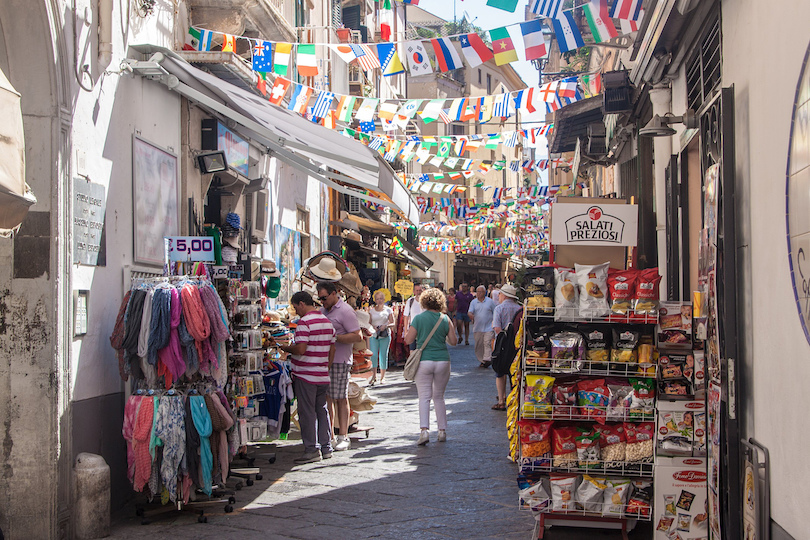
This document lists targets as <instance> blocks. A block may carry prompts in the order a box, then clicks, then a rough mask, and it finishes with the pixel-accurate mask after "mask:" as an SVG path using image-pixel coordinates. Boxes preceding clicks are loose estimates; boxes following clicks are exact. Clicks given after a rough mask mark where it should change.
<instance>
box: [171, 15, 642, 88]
mask: <svg viewBox="0 0 810 540" xmlns="http://www.w3.org/2000/svg"><path fill="white" fill-rule="evenodd" d="M641 1H642V0H613V1H612V2H609V0H590V1H589V2H587V3H585V4H581V5H579V6H576V7H575V8H571V9H566V10H562V9H561V8H562V3H563V0H531V2H530V4H529V8H530V10H531V11H532V12H533V13H534V14H535V15H538V16H539V17H541V18H545V19H547V21H548V23H547V24H548V26H549V27H552V28H553V29H554V32H555V35H556V36H557V41H558V43H559V47H560V51H561V52H568V51H570V50H573V49H576V48H578V47H582V46H584V45H585V40H584V38H583V36H582V32H581V31H580V29H579V27H578V25H577V23H576V20H575V18H574V11H575V9H578V8H581V9H582V11H583V13H584V15H585V19H586V21H587V24H588V28H589V30H590V33H591V36H592V37H593V41H594V43H602V42H605V41H608V40H610V39H612V38H615V37H617V36H618V35H619V30H617V28H616V26H615V24H614V23H613V22H612V19H616V20H618V21H619V28H620V30H621V32H622V34H625V33H631V32H634V31H636V30H638V21H639V20H640V19H641V17H642V16H643V15H642V14H643V12H642V10H641ZM490 2H496V3H502V2H506V3H507V4H512V3H514V6H516V2H517V0H490ZM514 6H513V7H514ZM497 7H501V8H502V9H508V6H497ZM511 11H514V9H512V10H511ZM514 26H518V27H519V33H520V36H521V37H522V41H523V50H524V56H525V59H526V60H536V59H540V58H543V57H544V56H546V55H547V54H548V47H547V45H546V41H545V37H544V35H543V23H542V20H541V19H540V18H537V19H533V20H530V21H526V22H522V23H516V24H511V25H507V26H503V27H500V28H495V29H492V30H489V31H488V32H485V33H488V35H489V41H490V42H491V44H492V48H491V49H490V47H489V45H488V44H487V42H486V41H484V39H483V38H482V37H481V35H480V34H478V33H477V32H471V33H465V34H454V35H451V36H444V37H436V38H432V39H424V40H410V41H388V40H387V39H386V40H385V41H384V42H380V43H357V44H354V43H341V44H332V43H287V42H276V41H268V40H263V39H257V38H248V37H244V36H235V35H232V34H227V33H222V32H214V31H212V30H208V29H204V28H198V27H192V28H191V29H190V30H189V34H188V38H187V40H186V48H187V49H191V50H199V51H210V50H212V47H213V46H214V38H215V37H216V38H217V41H218V42H221V49H220V50H222V51H232V52H235V51H236V42H237V40H243V39H244V40H248V41H249V42H250V48H251V56H252V63H253V69H254V71H257V72H271V71H272V72H274V73H277V74H279V75H282V76H285V77H286V76H288V74H289V72H290V62H291V60H293V58H294V59H295V65H296V69H297V72H298V74H299V75H301V76H302V77H314V76H317V75H318V73H319V68H318V58H317V54H318V49H319V47H323V48H329V49H331V50H332V51H334V52H335V53H336V54H337V55H338V56H339V57H340V58H341V59H342V60H343V61H344V62H346V63H356V64H357V65H358V66H359V67H360V68H361V69H362V70H363V71H372V70H374V69H380V70H381V71H382V74H383V75H384V76H393V75H398V74H401V73H405V71H408V72H409V73H410V74H411V76H420V75H428V74H431V73H433V72H434V71H440V72H447V71H452V70H455V69H461V68H463V67H465V66H464V63H465V61H466V64H467V65H468V66H469V67H477V66H479V65H481V64H483V63H485V62H488V61H490V60H494V61H495V63H496V64H497V65H499V66H501V65H504V64H508V63H512V62H516V61H517V60H518V54H517V48H516V47H517V46H516V45H515V42H514V40H513V39H512V36H511V34H510V32H509V28H510V27H514ZM382 34H383V38H384V39H385V38H386V35H385V34H386V32H382ZM387 34H389V35H388V36H387V37H389V38H390V31H389V32H387ZM454 40H456V41H458V42H459V43H460V49H461V54H459V50H458V49H457V48H456V46H455V45H454V44H453V41H454ZM429 50H430V51H431V52H432V53H433V62H431V55H430V54H429V53H428V51H429ZM462 56H463V57H464V61H463V60H462Z"/></svg>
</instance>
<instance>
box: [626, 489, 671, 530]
mask: <svg viewBox="0 0 810 540" xmlns="http://www.w3.org/2000/svg"><path fill="white" fill-rule="evenodd" d="M652 495H653V494H652V482H648V481H645V480H636V481H633V494H632V495H630V499H629V500H628V501H627V510H625V514H626V515H627V517H638V518H644V519H649V517H650V512H651V510H652ZM662 519H666V518H662ZM669 525H672V521H670V522H669ZM669 525H668V526H667V529H666V530H669Z"/></svg>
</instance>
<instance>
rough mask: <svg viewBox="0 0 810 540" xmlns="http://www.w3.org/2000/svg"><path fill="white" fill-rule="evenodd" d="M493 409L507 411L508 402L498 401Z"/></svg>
mask: <svg viewBox="0 0 810 540" xmlns="http://www.w3.org/2000/svg"><path fill="white" fill-rule="evenodd" d="M492 410H493V411H505V410H506V403H496V404H495V405H493V406H492Z"/></svg>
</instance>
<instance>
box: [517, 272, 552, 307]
mask: <svg viewBox="0 0 810 540" xmlns="http://www.w3.org/2000/svg"><path fill="white" fill-rule="evenodd" d="M524 283H525V285H524V289H525V290H526V294H527V297H526V303H527V305H528V307H537V308H540V310H539V311H540V313H543V314H551V313H552V312H553V311H554V268H553V267H551V266H542V267H540V268H530V269H529V270H527V271H526V276H525V277H524Z"/></svg>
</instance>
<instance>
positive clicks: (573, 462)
mask: <svg viewBox="0 0 810 540" xmlns="http://www.w3.org/2000/svg"><path fill="white" fill-rule="evenodd" d="M576 434H577V432H576V429H575V428H573V427H571V426H558V427H555V428H554V430H553V432H552V435H551V440H552V450H553V452H554V466H555V467H576V466H577V461H578V460H579V458H578V456H577V442H576Z"/></svg>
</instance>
